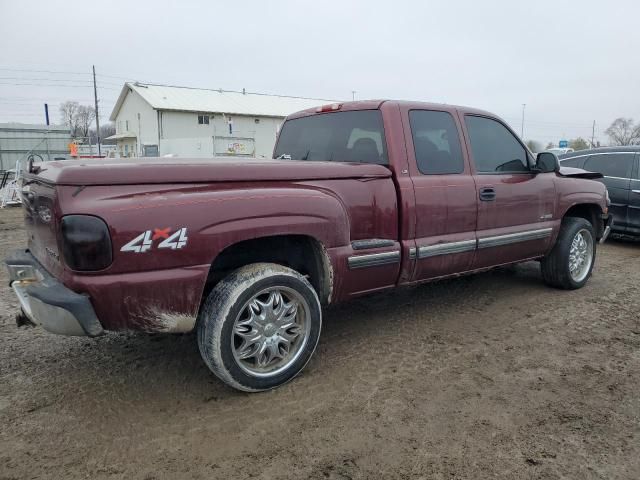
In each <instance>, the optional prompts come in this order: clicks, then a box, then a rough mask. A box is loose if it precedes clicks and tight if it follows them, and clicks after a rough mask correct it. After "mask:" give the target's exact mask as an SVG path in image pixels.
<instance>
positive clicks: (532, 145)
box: [527, 140, 542, 153]
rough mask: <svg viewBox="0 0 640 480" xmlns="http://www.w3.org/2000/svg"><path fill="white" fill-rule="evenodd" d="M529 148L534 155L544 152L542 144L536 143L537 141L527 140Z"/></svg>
mask: <svg viewBox="0 0 640 480" xmlns="http://www.w3.org/2000/svg"><path fill="white" fill-rule="evenodd" d="M527 147H529V150H531V151H532V152H533V153H538V152H541V151H542V144H541V143H540V142H536V141H535V140H527Z"/></svg>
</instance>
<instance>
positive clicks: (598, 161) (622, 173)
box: [584, 153, 633, 178]
mask: <svg viewBox="0 0 640 480" xmlns="http://www.w3.org/2000/svg"><path fill="white" fill-rule="evenodd" d="M632 168H633V153H631V154H628V153H606V154H602V155H592V156H590V157H589V160H587V162H586V163H585V164H584V169H585V170H589V171H591V172H598V173H601V174H603V175H605V176H607V177H620V178H631V169H632Z"/></svg>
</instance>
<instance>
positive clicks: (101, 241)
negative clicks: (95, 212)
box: [61, 215, 113, 271]
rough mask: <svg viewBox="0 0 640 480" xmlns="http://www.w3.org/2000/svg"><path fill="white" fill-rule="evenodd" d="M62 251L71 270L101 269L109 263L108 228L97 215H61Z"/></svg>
mask: <svg viewBox="0 0 640 480" xmlns="http://www.w3.org/2000/svg"><path fill="white" fill-rule="evenodd" d="M61 233H62V253H63V256H64V261H65V262H66V264H67V266H68V267H69V268H70V269H72V270H79V271H93V270H102V269H104V268H107V267H108V266H109V265H111V261H112V260H113V256H112V253H111V237H110V235H109V228H108V227H107V224H106V223H104V222H103V221H102V220H101V219H99V218H98V217H92V216H90V215H67V216H65V217H62V223H61Z"/></svg>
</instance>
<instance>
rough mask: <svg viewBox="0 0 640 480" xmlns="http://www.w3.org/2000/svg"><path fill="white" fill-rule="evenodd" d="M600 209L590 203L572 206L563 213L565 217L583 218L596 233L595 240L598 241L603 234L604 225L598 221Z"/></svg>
mask: <svg viewBox="0 0 640 480" xmlns="http://www.w3.org/2000/svg"><path fill="white" fill-rule="evenodd" d="M600 213H601V212H600V207H599V206H598V205H594V204H592V203H582V204H579V205H574V206H573V207H571V208H570V209H569V210H567V213H565V215H564V216H565V217H578V218H584V219H585V220H586V221H587V222H589V223H591V225H593V229H594V231H595V233H596V238H597V239H600V238H601V237H602V234H603V232H604V224H603V222H602V221H601V220H600Z"/></svg>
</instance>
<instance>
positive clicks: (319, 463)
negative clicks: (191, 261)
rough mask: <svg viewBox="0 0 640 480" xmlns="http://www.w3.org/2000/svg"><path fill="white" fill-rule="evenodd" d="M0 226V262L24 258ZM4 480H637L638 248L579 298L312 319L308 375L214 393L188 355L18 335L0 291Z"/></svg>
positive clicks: (11, 308)
mask: <svg viewBox="0 0 640 480" xmlns="http://www.w3.org/2000/svg"><path fill="white" fill-rule="evenodd" d="M21 223H22V219H21V212H20V211H19V210H18V209H8V210H0V256H2V257H4V256H5V255H6V253H7V252H8V251H10V250H11V249H13V248H17V247H20V246H22V244H23V242H24V232H23V230H22V228H21ZM0 281H2V284H3V286H2V287H1V288H0V478H1V479H14V478H15V479H23V478H51V479H60V478H70V479H76V478H91V479H94V478H110V479H127V480H128V479H138V478H139V479H148V480H150V479H175V478H200V479H211V478H247V477H257V478H265V479H267V478H269V479H270V478H292V479H293V478H296V479H299V478H318V479H326V478H329V479H332V478H335V479H359V478H403V479H404V478H416V479H418V478H425V479H427V478H429V479H430V478H435V479H444V478H447V479H450V478H468V479H484V478H505V479H507V478H508V479H514V478H527V479H528V478H541V479H551V478H574V479H591V478H598V479H614V478H625V479H637V478H640V318H639V316H640V315H639V314H638V312H639V311H640V296H639V295H638V285H639V284H640V243H634V242H632V241H622V240H614V241H611V242H609V243H607V244H606V245H605V246H603V247H601V248H600V250H599V257H598V261H597V265H596V270H595V273H594V277H593V278H592V279H591V281H590V283H589V284H588V285H587V287H585V288H584V289H582V290H579V291H574V292H563V291H557V290H552V289H549V288H547V287H545V286H544V285H543V284H542V282H541V279H540V273H539V269H538V265H537V264H534V263H531V264H525V265H522V266H518V267H514V268H508V269H501V270H498V271H494V272H491V273H487V274H482V275H476V276H471V277H466V278H461V279H456V280H452V281H447V282H440V283H437V284H433V285H424V286H421V287H416V288H411V289H402V290H400V291H397V292H393V293H390V294H384V295H376V296H372V297H368V298H364V299H361V300H358V301H354V302H351V303H349V304H345V305H341V306H338V307H334V308H332V309H330V310H329V311H327V312H326V314H325V324H324V330H323V333H322V337H321V339H320V345H319V347H318V350H317V351H316V355H315V357H314V358H313V359H312V361H311V363H310V364H309V365H308V367H307V369H306V370H305V371H304V373H303V374H302V375H301V376H300V377H299V378H298V379H297V380H295V381H293V382H291V383H289V384H288V385H286V386H284V387H282V388H280V389H278V390H275V391H272V392H268V393H263V394H253V395H250V394H241V393H237V392H235V391H232V390H231V389H229V388H227V387H225V386H224V385H223V384H222V383H221V382H219V381H217V380H216V378H215V377H214V376H213V375H212V374H211V373H210V372H209V371H208V370H207V368H206V366H205V365H204V363H203V362H202V361H201V360H200V357H199V354H198V349H197V346H196V341H195V337H194V336H193V335H179V336H161V335H155V336H150V335H138V334H109V335H106V336H103V337H100V338H98V339H94V340H92V339H86V338H85V339H83V338H65V337H58V336H54V335H50V334H47V333H46V332H44V331H41V330H40V329H31V328H24V327H23V328H20V329H18V328H17V327H16V326H15V323H14V316H15V314H16V313H17V311H18V304H17V301H16V299H15V298H14V295H13V292H12V291H11V290H10V289H9V288H8V287H7V286H6V285H7V276H6V272H5V270H4V268H3V269H2V272H1V273H0Z"/></svg>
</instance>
